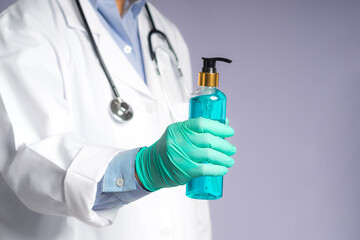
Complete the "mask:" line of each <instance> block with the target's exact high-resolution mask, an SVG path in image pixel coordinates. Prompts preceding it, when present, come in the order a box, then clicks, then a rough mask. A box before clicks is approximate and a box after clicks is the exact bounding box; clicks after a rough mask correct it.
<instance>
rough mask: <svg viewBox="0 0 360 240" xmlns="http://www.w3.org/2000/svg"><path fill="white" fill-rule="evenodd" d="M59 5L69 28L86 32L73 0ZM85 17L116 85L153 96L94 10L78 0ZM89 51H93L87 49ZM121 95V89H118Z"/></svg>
mask: <svg viewBox="0 0 360 240" xmlns="http://www.w3.org/2000/svg"><path fill="white" fill-rule="evenodd" d="M58 3H59V5H60V6H61V8H62V9H63V14H64V16H65V18H66V22H67V25H68V26H69V27H70V28H75V29H78V30H81V31H84V32H86V30H85V28H84V26H83V23H82V21H81V18H80V14H79V11H78V10H77V7H76V4H75V2H74V1H60V0H58ZM80 3H81V6H82V8H83V11H84V14H85V16H86V19H87V21H88V23H89V25H90V28H91V31H92V33H93V35H95V36H94V38H95V41H96V43H97V46H98V48H99V50H100V53H101V55H102V58H103V60H104V62H105V65H106V67H107V68H108V70H109V72H110V74H111V76H112V78H113V80H114V82H115V85H116V82H117V81H122V82H124V83H125V84H127V85H128V86H130V87H132V88H134V89H135V90H136V91H138V92H140V93H142V94H143V95H144V96H146V97H149V98H152V99H153V98H154V97H153V94H152V93H151V91H150V89H149V88H148V87H147V85H146V84H145V82H144V80H143V79H142V78H141V77H140V76H139V74H138V73H137V71H136V70H135V69H134V67H133V66H132V64H131V63H130V62H129V61H128V59H127V58H126V56H125V55H124V53H123V52H122V51H121V49H120V48H119V46H118V45H117V44H116V42H115V41H114V40H113V39H112V37H111V36H110V34H109V33H108V32H107V30H106V29H105V28H104V27H103V25H102V23H101V21H100V19H99V18H98V16H97V15H96V12H95V10H94V9H93V7H92V6H91V4H90V3H89V1H88V0H80ZM89 51H93V50H92V49H89ZM118 90H119V92H120V95H121V89H118Z"/></svg>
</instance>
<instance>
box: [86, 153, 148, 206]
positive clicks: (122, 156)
mask: <svg viewBox="0 0 360 240" xmlns="http://www.w3.org/2000/svg"><path fill="white" fill-rule="evenodd" d="M138 151H139V148H136V149H132V150H128V151H123V152H120V153H118V154H117V155H116V156H115V157H114V158H113V159H112V160H111V162H110V163H109V165H108V168H107V169H106V172H105V174H104V177H103V178H102V179H101V181H100V182H98V186H97V193H96V200H95V204H94V207H93V210H102V209H110V208H116V207H121V206H122V205H124V204H127V203H130V202H133V201H135V200H137V199H139V198H141V197H144V196H146V195H147V194H149V193H150V192H149V191H147V190H145V189H144V188H142V187H141V186H140V184H139V183H138V182H137V180H136V178H135V159H136V155H137V153H138Z"/></svg>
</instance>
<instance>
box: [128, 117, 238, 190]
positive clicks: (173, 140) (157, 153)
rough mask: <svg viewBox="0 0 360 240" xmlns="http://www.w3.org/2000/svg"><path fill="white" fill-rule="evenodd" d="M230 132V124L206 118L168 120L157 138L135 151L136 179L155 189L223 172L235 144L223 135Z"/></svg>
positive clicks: (229, 163)
mask: <svg viewBox="0 0 360 240" xmlns="http://www.w3.org/2000/svg"><path fill="white" fill-rule="evenodd" d="M232 135H234V130H233V129H232V128H231V127H230V126H228V125H226V124H223V123H220V122H217V121H214V120H209V119H205V118H195V119H190V120H187V121H184V122H177V123H174V124H171V125H170V126H168V128H167V129H166V131H165V132H164V134H163V135H162V136H161V138H160V139H159V140H158V141H157V142H155V143H154V144H153V145H151V146H150V147H143V148H142V149H141V150H140V151H139V153H138V154H137V156H136V160H135V169H136V170H135V171H136V174H137V176H138V180H139V181H140V182H139V183H140V184H142V186H144V187H145V189H147V190H149V191H156V190H158V189H160V188H164V187H174V186H178V185H183V184H185V183H187V182H188V181H189V180H191V179H193V178H196V177H201V176H223V175H225V174H226V173H227V171H228V168H230V167H231V166H232V165H233V164H234V160H233V159H232V158H231V157H230V156H231V155H233V154H234V153H235V152H236V148H235V146H233V145H231V144H230V143H229V142H228V141H226V140H225V139H223V138H225V137H231V136H232Z"/></svg>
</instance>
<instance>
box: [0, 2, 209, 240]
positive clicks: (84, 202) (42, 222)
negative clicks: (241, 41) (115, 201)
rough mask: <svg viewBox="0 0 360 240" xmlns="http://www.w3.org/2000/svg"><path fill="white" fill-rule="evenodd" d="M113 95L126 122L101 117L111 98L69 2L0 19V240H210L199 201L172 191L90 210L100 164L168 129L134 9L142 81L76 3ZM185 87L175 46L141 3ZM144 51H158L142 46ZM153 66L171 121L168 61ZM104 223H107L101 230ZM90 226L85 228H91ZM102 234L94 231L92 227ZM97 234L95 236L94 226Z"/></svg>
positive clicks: (167, 28)
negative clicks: (170, 50) (125, 111)
mask: <svg viewBox="0 0 360 240" xmlns="http://www.w3.org/2000/svg"><path fill="white" fill-rule="evenodd" d="M81 3H82V6H83V9H84V12H85V14H86V16H87V19H88V21H89V24H90V26H91V29H92V31H93V35H94V37H95V40H96V41H97V44H98V47H99V49H100V51H101V54H102V55H103V58H104V60H105V63H106V65H107V67H108V68H109V71H110V72H111V75H112V77H113V78H114V81H115V84H116V86H117V88H118V89H119V92H120V95H121V97H122V98H123V99H124V100H125V101H127V102H128V103H129V104H131V106H132V107H133V109H134V117H133V119H132V120H131V121H130V122H128V123H123V124H120V123H117V122H115V121H114V120H113V119H112V118H111V117H110V115H109V113H108V108H109V102H110V101H111V99H112V98H113V95H112V91H111V89H110V87H109V84H108V82H107V80H106V78H105V75H104V73H103V70H102V69H101V67H100V65H99V63H98V59H97V58H96V56H95V54H94V51H93V49H92V47H91V45H90V42H89V41H88V36H87V33H86V32H85V30H84V28H83V25H82V23H81V20H80V18H79V13H78V11H77V9H76V7H75V3H74V2H73V1H72V0H57V1H56V0H23V1H20V2H18V3H16V4H15V5H13V6H11V7H10V8H9V9H7V10H6V11H5V12H3V13H2V15H1V17H0V171H1V175H0V239H2V240H3V239H4V240H6V239H10V240H16V239H47V240H48V239H59V240H60V239H61V240H64V239H66V240H72V239H87V240H92V239H101V240H106V239H119V240H120V239H121V240H123V239H131V240H133V239H142V240H145V239H182V240H183V239H187V240H191V239H210V235H211V233H210V221H209V211H208V205H207V202H206V201H197V200H192V199H189V198H187V197H186V196H185V188H184V187H176V188H171V189H161V190H159V191H157V192H154V193H151V194H149V195H147V196H146V197H144V198H141V199H139V200H137V201H135V202H132V203H129V204H127V205H125V206H123V207H121V208H120V209H112V210H108V211H92V210H91V208H92V206H93V204H94V201H95V193H96V189H97V182H98V181H99V180H100V179H101V177H102V176H103V174H104V172H105V170H106V168H107V164H108V163H109V161H111V159H112V157H113V156H114V155H115V154H116V153H118V152H120V151H123V150H126V149H133V148H136V147H141V146H145V145H150V144H152V143H153V142H155V141H156V140H157V139H158V138H159V137H160V136H161V134H162V133H163V131H164V130H165V128H166V126H167V125H169V124H170V123H171V122H172V119H171V115H170V114H169V109H168V106H167V104H166V102H165V101H164V96H163V91H162V90H161V88H160V84H159V79H158V77H157V75H156V72H155V70H154V66H153V63H152V62H151V60H150V56H149V52H148V46H147V40H146V38H147V34H148V32H149V29H150V25H149V22H148V20H147V15H146V12H145V11H144V10H143V11H142V12H141V14H140V16H139V31H140V38H141V45H142V49H143V55H144V62H145V71H146V79H147V84H145V83H144V81H143V80H142V79H141V78H140V77H139V75H138V74H137V72H136V71H135V70H134V68H133V67H132V65H131V64H130V63H129V62H128V61H127V59H126V56H125V55H124V54H123V52H122V51H121V50H120V49H119V48H118V46H117V45H116V43H115V42H114V41H113V40H112V39H111V37H110V35H109V34H108V33H107V31H106V29H104V27H103V26H102V24H101V22H100V21H99V19H98V17H97V16H96V13H95V11H94V10H93V8H92V7H91V5H90V4H89V3H88V1H87V0H82V1H81ZM149 7H150V9H151V12H152V15H153V18H154V21H155V24H156V26H157V27H158V28H159V29H161V30H162V31H164V32H165V33H166V34H167V36H168V37H169V39H170V41H171V43H172V44H173V47H174V48H175V51H176V52H177V54H178V55H179V59H180V63H181V65H182V67H183V72H184V75H185V79H186V81H187V85H188V87H189V88H191V76H190V72H191V70H190V64H189V55H188V51H187V47H186V45H185V43H184V40H183V38H182V37H181V35H180V33H179V32H178V30H177V29H176V27H175V26H174V25H173V24H172V23H171V22H169V21H168V20H167V19H166V18H164V17H163V16H162V15H161V14H160V13H159V12H158V11H157V10H156V9H155V8H154V7H153V6H152V5H150V6H149ZM154 42H155V46H156V45H159V44H163V43H162V42H161V40H160V39H159V38H157V37H154ZM158 58H159V67H160V70H161V72H162V74H163V76H164V79H165V80H166V86H167V90H166V91H168V94H169V96H171V101H172V105H173V107H174V108H175V109H176V112H177V113H178V119H176V120H184V119H186V118H187V109H186V107H185V106H186V105H187V103H186V102H184V101H183V100H182V98H181V93H180V92H179V88H180V87H179V84H178V82H177V81H176V80H175V78H174V77H173V74H174V73H173V72H172V68H171V67H170V64H169V57H168V55H166V54H161V50H160V51H159V53H158ZM108 225H109V226H108ZM96 226H97V227H96ZM104 226H105V227H104ZM99 227H102V228H99Z"/></svg>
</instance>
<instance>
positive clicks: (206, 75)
mask: <svg viewBox="0 0 360 240" xmlns="http://www.w3.org/2000/svg"><path fill="white" fill-rule="evenodd" d="M202 59H203V67H202V70H201V72H199V86H206V87H217V86H219V74H218V73H217V72H216V61H221V62H226V63H231V62H232V61H231V60H230V59H227V58H222V57H214V58H205V57H203V58H202Z"/></svg>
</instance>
